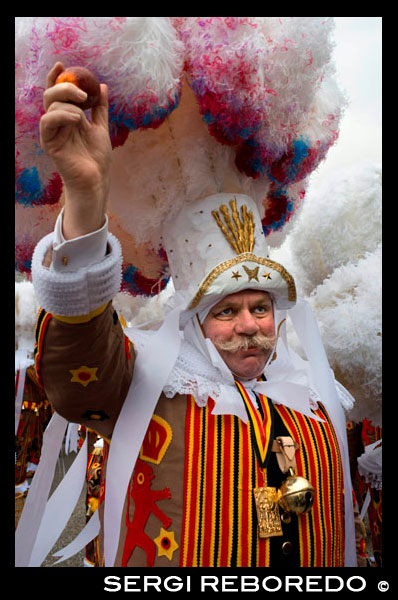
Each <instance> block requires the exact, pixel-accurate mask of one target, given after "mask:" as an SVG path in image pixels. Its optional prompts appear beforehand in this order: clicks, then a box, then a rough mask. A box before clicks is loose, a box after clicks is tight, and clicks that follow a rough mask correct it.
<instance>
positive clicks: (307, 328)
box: [289, 299, 357, 567]
mask: <svg viewBox="0 0 398 600" xmlns="http://www.w3.org/2000/svg"><path fill="white" fill-rule="evenodd" d="M289 316H290V318H291V320H292V323H293V326H294V329H295V330H296V333H297V335H298V338H299V340H300V343H301V345H302V347H303V350H304V352H305V354H306V356H307V359H308V363H309V367H310V377H311V380H312V382H313V384H314V387H315V389H316V391H317V393H318V394H319V396H320V398H321V400H322V402H323V403H324V404H325V407H326V410H327V411H328V414H329V416H330V418H331V421H332V423H333V425H334V428H335V431H336V436H337V439H338V442H339V447H340V452H341V457H342V462H343V475H344V503H345V505H344V508H345V513H344V514H345V566H346V567H356V566H357V558H356V549H355V525H354V510H353V498H352V483H351V475H350V462H349V455H348V442H347V431H346V418H345V414H344V411H343V408H342V406H341V403H340V400H339V397H338V394H337V390H336V385H335V381H334V377H333V372H332V370H331V369H330V365H329V362H328V359H327V356H326V352H325V349H324V346H323V343H322V339H321V335H320V333H319V329H318V325H317V322H316V320H315V316H314V313H313V312H312V309H311V306H310V305H309V303H308V302H307V301H305V300H302V299H299V300H298V301H297V304H296V305H295V306H294V307H293V308H291V309H290V310H289Z"/></svg>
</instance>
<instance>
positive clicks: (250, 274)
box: [242, 265, 260, 281]
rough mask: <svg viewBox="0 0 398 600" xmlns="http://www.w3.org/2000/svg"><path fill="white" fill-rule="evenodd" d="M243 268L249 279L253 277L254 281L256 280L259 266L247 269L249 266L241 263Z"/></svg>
mask: <svg viewBox="0 0 398 600" xmlns="http://www.w3.org/2000/svg"><path fill="white" fill-rule="evenodd" d="M242 266H243V268H244V270H245V271H246V273H247V276H248V277H249V281H251V280H252V279H255V280H256V281H258V270H259V268H260V267H256V268H255V269H249V267H246V265H242Z"/></svg>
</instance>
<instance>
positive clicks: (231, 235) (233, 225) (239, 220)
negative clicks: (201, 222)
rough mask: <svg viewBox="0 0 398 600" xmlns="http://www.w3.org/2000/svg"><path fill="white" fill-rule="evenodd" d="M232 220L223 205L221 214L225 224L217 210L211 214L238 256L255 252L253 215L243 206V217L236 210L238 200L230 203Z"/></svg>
mask: <svg viewBox="0 0 398 600" xmlns="http://www.w3.org/2000/svg"><path fill="white" fill-rule="evenodd" d="M229 205H230V207H231V213H232V219H231V217H230V215H229V211H228V207H227V206H226V205H225V204H223V205H222V206H220V212H221V213H222V214H223V216H224V220H225V224H224V223H223V222H222V220H221V217H220V214H219V212H218V211H217V210H212V211H211V214H212V215H213V217H214V218H215V220H216V222H217V225H218V226H219V228H220V229H221V231H222V232H223V234H224V235H225V237H226V238H227V240H228V242H229V243H230V245H231V246H232V248H233V249H234V250H235V252H236V254H244V253H245V252H253V248H254V220H253V213H252V212H251V211H249V212H248V210H247V206H246V205H245V204H243V205H242V206H241V209H240V211H241V216H239V213H238V209H237V208H236V198H234V199H233V200H231V201H230V203H229Z"/></svg>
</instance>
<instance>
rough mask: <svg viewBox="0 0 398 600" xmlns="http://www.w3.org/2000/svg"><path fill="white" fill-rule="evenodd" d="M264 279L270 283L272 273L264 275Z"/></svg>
mask: <svg viewBox="0 0 398 600" xmlns="http://www.w3.org/2000/svg"><path fill="white" fill-rule="evenodd" d="M263 277H265V279H266V280H267V281H268V279H272V277H271V273H264V275H263Z"/></svg>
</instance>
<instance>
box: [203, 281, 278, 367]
mask: <svg viewBox="0 0 398 600" xmlns="http://www.w3.org/2000/svg"><path fill="white" fill-rule="evenodd" d="M202 328H203V331H204V334H205V337H207V338H210V339H211V341H212V342H213V344H214V345H215V346H216V348H217V350H218V352H219V353H220V355H221V357H222V358H223V360H224V362H225V363H226V365H227V366H228V367H229V369H230V370H231V371H232V373H233V374H234V375H236V376H237V377H238V378H240V379H254V378H255V377H258V376H259V375H261V373H262V372H263V369H264V367H265V364H266V362H267V360H268V357H269V355H270V353H271V351H272V348H273V345H274V343H275V322H274V312H273V307H272V301H271V298H270V295H269V294H268V292H261V291H257V290H244V291H243V292H238V293H236V294H230V295H229V296H226V297H225V298H223V300H221V301H220V302H219V303H218V304H216V306H214V307H213V308H212V309H211V311H210V313H209V314H208V315H207V317H206V319H205V320H204V322H203V325H202Z"/></svg>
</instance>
